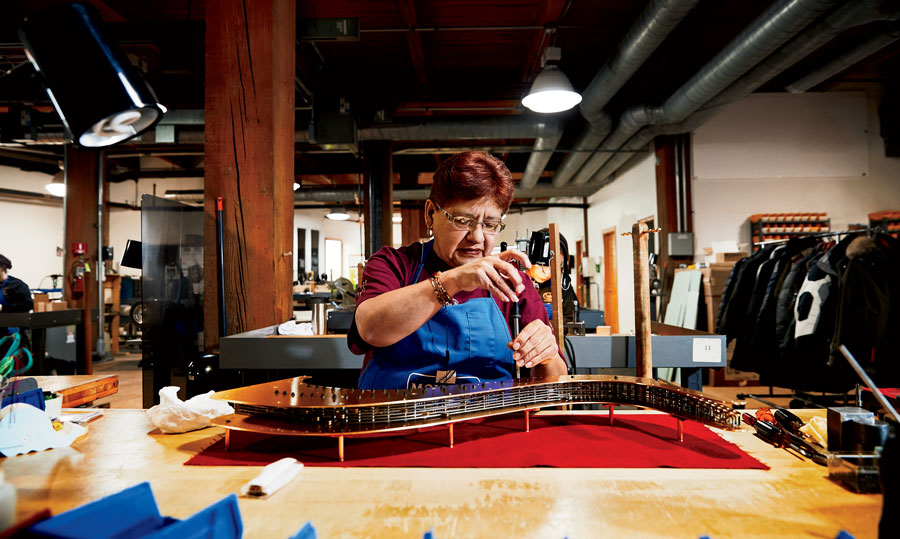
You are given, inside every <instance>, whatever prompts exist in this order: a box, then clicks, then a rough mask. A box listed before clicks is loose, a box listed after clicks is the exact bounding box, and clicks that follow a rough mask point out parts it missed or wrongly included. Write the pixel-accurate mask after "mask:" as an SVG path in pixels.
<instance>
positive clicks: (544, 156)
mask: <svg viewBox="0 0 900 539" xmlns="http://www.w3.org/2000/svg"><path fill="white" fill-rule="evenodd" d="M562 134H563V129H562V124H560V122H559V121H555V120H554V121H548V122H544V123H542V125H541V135H540V136H539V137H538V138H537V139H535V141H534V148H533V149H532V152H531V155H530V156H529V157H528V164H527V165H525V172H524V173H523V174H522V179H521V180H519V189H522V190H525V191H527V190H529V189H531V188H533V187H534V186H535V185H536V184H537V182H538V180H540V179H541V173H542V172H544V168H546V167H547V161H549V160H550V158H551V157H553V150H555V149H556V146H557V145H558V144H559V139H561V138H562Z"/></svg>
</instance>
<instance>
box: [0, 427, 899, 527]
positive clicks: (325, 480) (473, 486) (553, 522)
mask: <svg viewBox="0 0 900 539" xmlns="http://www.w3.org/2000/svg"><path fill="white" fill-rule="evenodd" d="M617 413H626V412H617ZM638 413H646V412H638ZM103 414H104V417H102V418H101V419H99V420H97V421H94V422H92V423H90V424H88V428H89V433H88V435H87V436H86V437H84V438H82V439H80V440H78V441H76V442H75V444H74V445H73V446H72V447H68V448H63V449H54V450H52V451H45V452H42V453H33V454H29V455H22V456H18V457H13V458H8V459H5V460H4V461H3V462H2V465H3V472H4V473H5V474H6V477H7V479H8V480H9V481H11V482H12V484H13V485H15V487H16V488H17V490H18V497H19V505H18V515H19V518H24V517H25V516H27V515H29V514H32V513H33V512H36V511H38V510H40V509H43V508H46V507H49V508H50V509H51V510H52V511H53V512H54V514H56V513H59V512H62V511H65V510H67V509H71V508H73V507H76V506H79V505H81V504H83V503H85V502H88V501H91V500H95V499H97V498H100V497H102V496H105V495H108V494H112V493H115V492H118V491H119V490H122V489H124V488H126V487H130V486H132V485H135V484H137V483H139V482H141V481H150V484H151V485H152V487H153V491H154V494H155V496H156V500H157V503H158V504H159V508H160V510H161V512H162V513H163V514H164V515H170V516H173V517H176V518H184V517H187V516H189V515H191V514H193V513H195V512H196V511H198V510H200V509H202V508H203V507H206V506H207V505H209V504H211V503H213V502H215V501H217V500H219V499H220V498H222V497H223V496H225V495H227V494H228V493H231V492H237V490H238V489H239V488H240V486H241V485H242V484H244V483H245V482H247V481H249V480H250V479H252V478H253V477H255V476H256V475H257V474H258V473H259V471H260V470H261V468H259V467H204V466H184V465H183V463H184V461H185V460H187V459H188V458H189V457H190V456H191V455H193V454H195V453H197V452H199V451H200V450H201V449H202V448H203V447H205V446H206V445H208V444H209V443H211V442H212V441H213V439H214V437H215V436H217V435H221V434H222V432H223V431H222V429H220V428H208V429H204V430H201V431H196V432H192V433H186V434H180V435H164V434H159V433H158V431H154V430H153V427H152V426H151V425H150V424H149V423H148V421H147V419H146V414H145V413H144V412H143V411H139V410H106V411H104V412H103ZM799 415H801V416H803V414H802V413H801V414H799ZM148 433H150V434H148ZM724 436H725V437H726V438H727V439H729V440H730V441H733V442H736V443H737V444H739V445H740V446H742V447H743V448H744V449H746V450H747V451H749V452H750V453H751V454H753V455H754V456H756V457H757V458H759V459H760V460H762V461H763V462H765V463H766V464H768V465H769V466H771V468H772V469H771V470H768V471H763V470H696V469H554V468H521V469H487V468H481V469H447V468H427V469H425V468H313V467H308V468H304V469H303V471H302V472H301V474H300V476H299V477H298V478H297V479H296V480H294V481H293V482H292V483H290V484H289V485H287V486H286V487H285V488H284V489H282V490H280V491H279V492H277V493H276V494H275V495H274V496H272V497H270V498H269V499H267V500H258V499H244V498H241V499H240V509H241V516H242V518H243V521H244V531H245V537H248V538H254V537H274V538H278V537H289V536H291V535H292V534H294V533H295V532H296V531H297V530H299V529H300V527H301V526H302V525H303V524H304V523H305V522H306V521H308V520H311V521H312V522H313V525H314V526H315V527H316V529H317V530H318V532H319V537H329V538H330V537H392V538H393V537H415V538H420V537H422V534H423V533H424V532H426V531H427V530H429V529H432V530H434V533H435V536H436V537H439V538H450V537H542V538H544V537H548V538H556V537H558V538H562V537H638V536H639V537H667V538H668V537H685V538H697V537H700V536H701V535H705V534H708V535H709V536H710V537H714V538H717V539H721V538H725V537H772V536H781V537H799V536H807V537H835V536H836V535H837V533H838V531H839V530H842V529H843V530H847V531H848V532H850V533H851V534H853V536H855V537H856V538H857V539H863V538H866V537H876V535H877V526H878V519H879V516H880V512H881V496H880V495H862V494H854V493H851V492H849V491H847V490H845V489H843V488H842V487H840V486H838V485H836V484H834V483H832V482H830V481H829V480H828V479H827V478H826V477H825V476H826V475H827V474H826V470H825V468H823V467H821V466H817V465H815V464H812V463H810V462H807V461H804V460H801V459H798V458H797V457H795V456H793V455H791V454H790V453H788V452H786V451H784V450H783V449H776V448H774V447H771V446H769V445H768V444H766V443H765V442H763V441H761V440H759V439H758V438H756V437H755V436H754V435H753V434H752V433H751V432H750V431H736V432H729V433H725V435H724ZM572 450H573V451H577V448H573V449H572Z"/></svg>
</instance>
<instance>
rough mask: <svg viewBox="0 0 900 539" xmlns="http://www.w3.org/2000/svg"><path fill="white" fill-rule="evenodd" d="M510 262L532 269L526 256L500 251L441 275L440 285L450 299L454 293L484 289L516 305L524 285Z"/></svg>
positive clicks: (517, 271) (520, 253) (514, 252)
mask: <svg viewBox="0 0 900 539" xmlns="http://www.w3.org/2000/svg"><path fill="white" fill-rule="evenodd" d="M510 260H516V261H518V262H520V263H521V264H522V265H523V266H525V267H526V268H527V267H530V266H531V262H530V261H529V260H528V257H527V256H526V255H525V253H522V252H519V251H511V250H510V251H503V252H502V253H500V254H498V255H491V256H486V257H484V258H481V259H479V260H476V261H474V262H469V263H468V264H464V265H462V266H457V267H455V268H453V269H450V270H447V271H445V272H442V273H441V284H442V285H443V286H444V288H445V289H446V290H447V293H448V294H450V295H451V296H453V295H455V294H456V293H457V292H470V291H472V290H478V289H483V290H487V291H489V292H490V293H491V294H494V295H496V296H498V297H499V298H500V299H502V300H503V301H519V294H521V293H522V292H523V291H524V290H525V284H524V283H523V282H522V276H521V274H520V273H519V270H518V268H516V266H515V265H514V264H512V263H511V262H509V261H510Z"/></svg>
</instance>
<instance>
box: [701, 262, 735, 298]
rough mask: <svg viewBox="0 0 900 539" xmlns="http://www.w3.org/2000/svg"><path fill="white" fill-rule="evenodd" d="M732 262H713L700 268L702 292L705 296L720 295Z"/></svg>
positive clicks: (731, 267) (729, 273)
mask: <svg viewBox="0 0 900 539" xmlns="http://www.w3.org/2000/svg"><path fill="white" fill-rule="evenodd" d="M734 264H735V263H734V262H721V263H720V262H714V263H712V264H710V265H709V267H708V268H700V273H702V274H703V288H704V290H703V293H704V294H706V295H707V296H721V295H722V292H724V291H725V283H726V282H727V281H728V276H729V275H731V270H732V269H733V268H734Z"/></svg>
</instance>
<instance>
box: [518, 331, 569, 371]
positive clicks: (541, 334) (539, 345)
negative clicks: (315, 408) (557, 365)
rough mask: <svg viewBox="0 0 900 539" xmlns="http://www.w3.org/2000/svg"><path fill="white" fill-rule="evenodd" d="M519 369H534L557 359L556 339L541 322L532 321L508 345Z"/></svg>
mask: <svg viewBox="0 0 900 539" xmlns="http://www.w3.org/2000/svg"><path fill="white" fill-rule="evenodd" d="M507 346H509V348H510V350H512V351H513V360H514V361H515V362H516V365H518V366H519V367H526V368H530V367H534V366H535V365H540V364H542V363H547V362H549V361H553V360H555V359H556V358H558V357H559V348H558V346H557V343H556V337H555V336H554V335H553V330H551V329H550V326H548V325H547V324H545V323H544V321H543V320H532V321H531V322H530V323H529V324H528V325H527V326H525V327H524V328H523V329H522V331H520V332H519V334H518V335H517V336H516V338H515V339H513V340H512V341H511V342H510V343H509V344H507Z"/></svg>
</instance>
